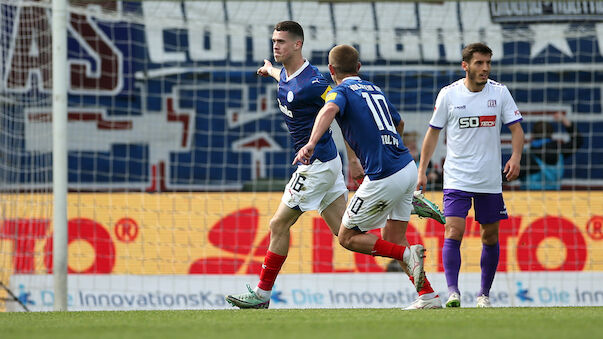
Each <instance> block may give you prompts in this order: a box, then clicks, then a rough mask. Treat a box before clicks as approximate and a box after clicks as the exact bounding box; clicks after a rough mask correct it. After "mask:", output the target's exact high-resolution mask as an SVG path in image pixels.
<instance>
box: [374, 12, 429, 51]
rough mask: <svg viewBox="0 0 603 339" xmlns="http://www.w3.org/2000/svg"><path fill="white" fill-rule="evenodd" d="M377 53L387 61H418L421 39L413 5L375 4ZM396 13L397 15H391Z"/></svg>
mask: <svg viewBox="0 0 603 339" xmlns="http://www.w3.org/2000/svg"><path fill="white" fill-rule="evenodd" d="M375 11H376V12H377V20H378V24H379V27H380V28H381V29H380V30H379V32H378V35H379V40H378V41H379V51H380V52H381V56H382V57H383V58H384V59H387V60H420V59H421V37H420V36H419V25H418V22H417V16H416V15H415V4H412V3H405V4H401V3H390V2H385V3H384V2H377V3H376V4H375ZM392 13H398V15H391V14H392Z"/></svg>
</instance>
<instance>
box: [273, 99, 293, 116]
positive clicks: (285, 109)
mask: <svg viewBox="0 0 603 339" xmlns="http://www.w3.org/2000/svg"><path fill="white" fill-rule="evenodd" d="M276 101H278V108H279V109H280V110H281V112H283V114H285V115H286V116H288V117H290V118H293V112H291V111H290V110H289V109H288V108H287V106H285V105H283V104H281V101H280V100H279V99H276Z"/></svg>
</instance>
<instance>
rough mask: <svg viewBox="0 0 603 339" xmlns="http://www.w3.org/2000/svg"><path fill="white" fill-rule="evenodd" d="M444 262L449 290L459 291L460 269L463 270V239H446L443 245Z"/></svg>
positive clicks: (451, 291)
mask: <svg viewBox="0 0 603 339" xmlns="http://www.w3.org/2000/svg"><path fill="white" fill-rule="evenodd" d="M442 263H443V264H444V274H445V275H446V283H447V284H448V292H450V293H453V292H456V293H458V294H460V292H459V287H458V286H459V271H460V270H461V241H460V240H454V239H444V247H442Z"/></svg>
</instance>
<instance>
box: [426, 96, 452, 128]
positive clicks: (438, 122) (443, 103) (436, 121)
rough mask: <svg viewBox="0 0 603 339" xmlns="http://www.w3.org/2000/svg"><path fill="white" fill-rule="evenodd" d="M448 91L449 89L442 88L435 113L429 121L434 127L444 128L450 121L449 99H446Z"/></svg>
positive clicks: (434, 109)
mask: <svg viewBox="0 0 603 339" xmlns="http://www.w3.org/2000/svg"><path fill="white" fill-rule="evenodd" d="M446 93H448V91H446V90H445V89H442V90H440V93H439V94H438V97H437V99H436V102H435V106H434V108H433V115H432V116H431V120H430V121H429V126H431V127H433V128H437V129H442V128H444V127H446V123H447V122H448V103H447V102H448V100H446Z"/></svg>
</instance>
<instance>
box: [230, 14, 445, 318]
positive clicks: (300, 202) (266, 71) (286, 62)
mask: <svg viewBox="0 0 603 339" xmlns="http://www.w3.org/2000/svg"><path fill="white" fill-rule="evenodd" d="M303 41H304V33H303V29H302V27H301V26H300V25H299V24H298V23H297V22H293V21H283V22H279V23H278V24H276V26H275V27H274V31H273V34H272V43H273V53H274V59H275V60H276V61H277V62H280V63H281V64H282V65H283V66H284V67H283V68H282V69H278V68H275V67H273V66H272V64H271V63H270V61H268V60H264V66H262V67H260V68H259V69H258V71H257V73H258V74H259V75H262V76H271V77H273V78H274V79H276V80H277V81H278V94H277V100H278V105H279V108H280V110H281V112H282V115H283V118H284V119H285V122H286V123H287V127H288V128H289V131H290V133H291V137H292V138H293V144H294V147H295V150H296V151H297V150H299V148H301V147H302V146H303V145H305V144H306V142H307V141H308V138H309V137H310V132H311V131H312V126H313V124H314V119H315V118H316V114H317V113H318V111H319V110H320V108H321V107H322V106H323V104H324V98H325V96H326V94H327V93H328V92H329V91H330V90H331V87H330V86H329V85H328V83H327V80H326V79H325V77H324V76H323V75H322V74H321V73H320V72H319V71H318V69H317V68H316V67H314V66H312V65H310V63H309V62H308V61H307V60H306V59H304V57H303V56H302V45H303ZM348 155H349V156H350V158H351V161H350V167H351V168H350V170H351V172H352V173H358V174H359V175H360V177H362V175H363V174H364V172H363V169H362V167H361V166H360V164H359V163H358V162H357V161H355V157H352V156H353V154H352V153H351V152H348ZM311 160H312V163H311V164H309V165H301V166H298V168H297V171H296V172H295V173H294V174H293V175H292V177H291V180H290V181H289V183H288V184H287V186H286V188H285V192H284V194H283V197H282V201H281V203H280V204H279V207H278V208H277V211H276V212H275V214H274V216H273V218H272V220H271V221H270V232H271V233H270V245H269V247H268V252H267V253H266V256H265V258H264V265H262V270H261V272H260V282H259V283H258V285H257V287H256V288H255V289H251V288H250V287H249V286H247V289H248V292H246V293H242V294H239V295H228V296H226V300H227V301H228V302H229V303H230V304H232V305H233V306H237V307H239V308H268V306H269V304H270V295H271V291H272V287H273V286H274V282H275V280H276V277H277V275H278V273H279V271H280V269H281V266H282V265H283V263H284V262H285V259H286V257H287V254H288V251H289V229H290V227H291V226H293V224H294V223H295V222H296V221H297V219H298V218H299V216H300V215H301V214H302V213H303V212H305V211H310V210H318V212H319V213H320V215H321V216H322V218H323V219H324V220H325V222H326V223H327V225H328V226H329V228H330V229H331V232H333V234H334V235H337V233H338V232H339V225H340V223H341V218H342V217H343V213H344V211H345V203H346V200H347V199H346V198H347V188H346V186H345V183H344V179H343V175H342V165H341V159H340V158H339V155H338V153H337V149H336V146H335V143H334V141H333V138H332V137H331V132H330V131H329V132H328V133H325V134H324V135H323V136H322V137H321V138H320V140H319V141H318V142H317V145H316V150H315V152H314V155H313V157H312V159H311ZM413 203H414V206H415V210H416V213H417V214H418V215H419V216H422V217H432V218H434V219H436V220H438V221H439V222H442V223H443V222H444V216H443V215H442V214H441V212H440V211H439V209H438V207H437V206H436V205H434V204H433V203H431V202H430V201H429V200H427V199H426V198H425V197H424V196H423V195H422V194H420V192H417V196H416V197H415V199H414V200H413Z"/></svg>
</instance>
